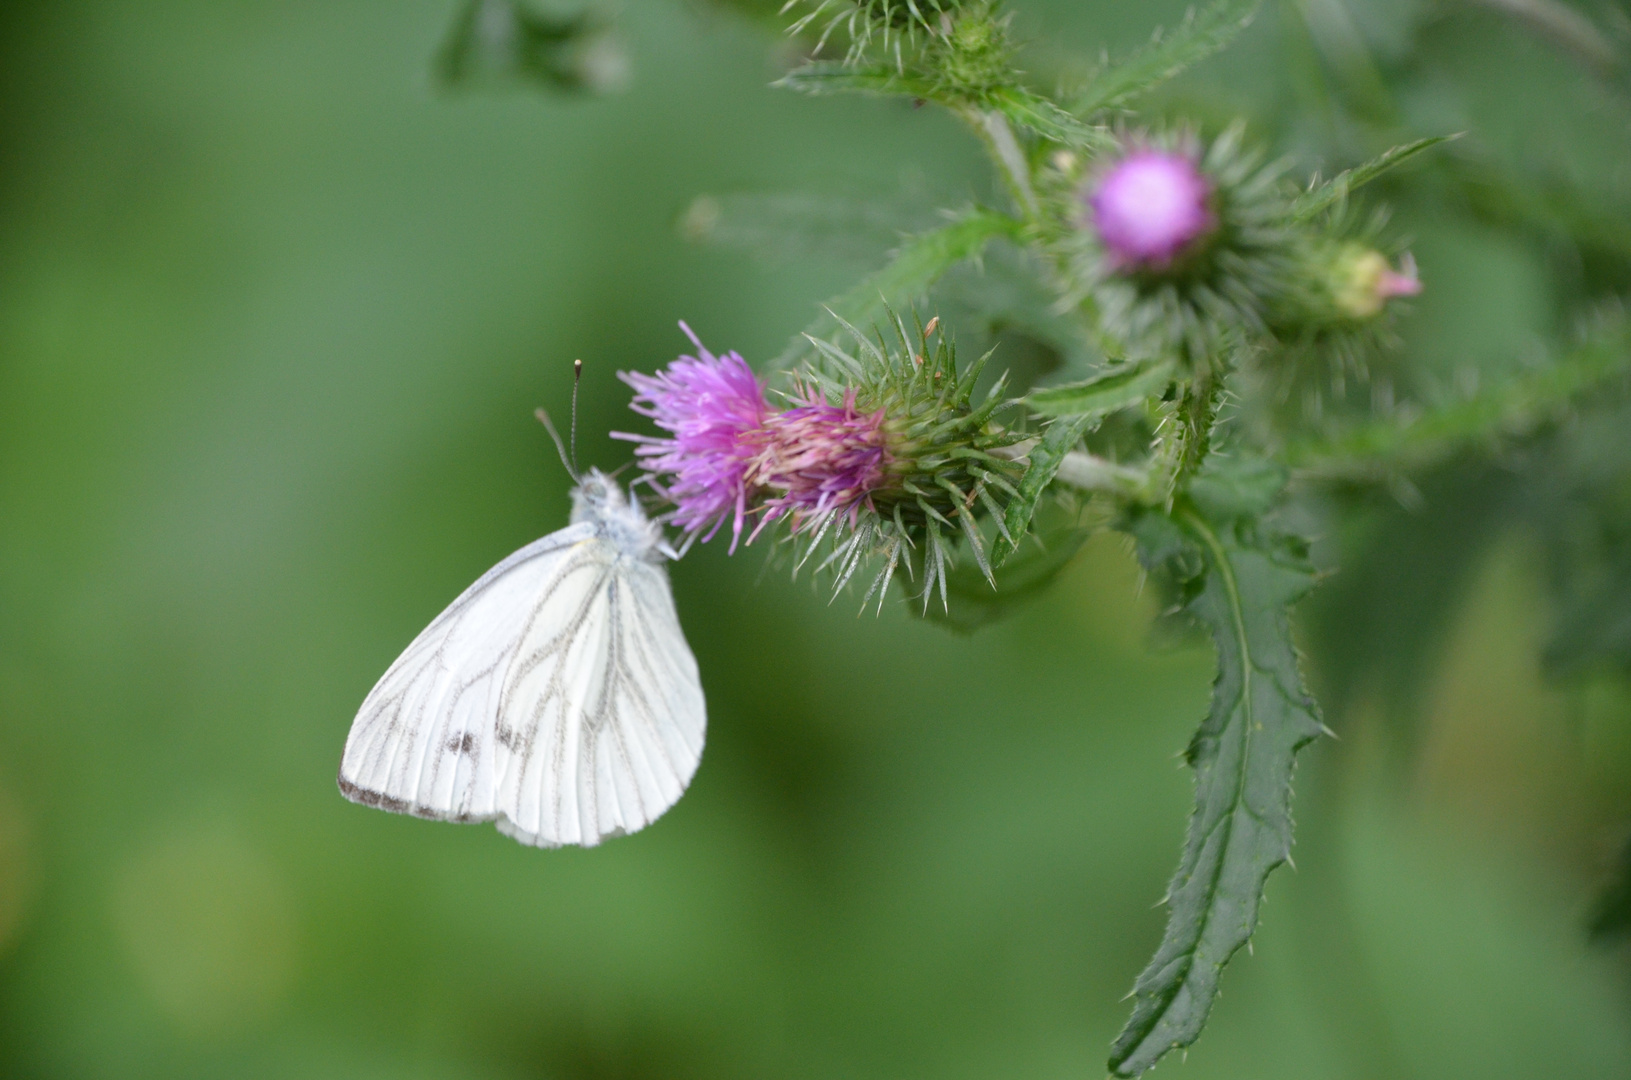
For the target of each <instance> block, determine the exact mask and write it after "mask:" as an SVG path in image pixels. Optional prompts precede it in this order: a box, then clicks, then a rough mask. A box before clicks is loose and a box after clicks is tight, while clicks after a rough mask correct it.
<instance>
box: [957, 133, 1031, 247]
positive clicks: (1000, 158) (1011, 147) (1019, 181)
mask: <svg viewBox="0 0 1631 1080" xmlns="http://www.w3.org/2000/svg"><path fill="white" fill-rule="evenodd" d="M964 117H965V119H967V120H968V122H969V123H970V124H971V125H972V126H973V128H974V130H975V131H977V132H979V134H980V138H981V139H982V141H984V143H985V145H986V149H987V150H989V151H991V157H992V158H993V160H995V161H996V163H997V165H998V167H999V168H1000V169H1001V170H1002V175H1003V178H1004V179H1005V180H1007V181H1008V191H1009V193H1010V194H1011V195H1013V197H1014V202H1015V203H1016V204H1018V206H1019V208H1020V209H1021V210H1022V211H1024V213H1025V216H1026V217H1027V218H1030V219H1032V220H1034V219H1035V218H1036V216H1037V213H1038V210H1039V208H1038V206H1037V201H1036V192H1035V191H1034V190H1032V188H1031V166H1030V163H1029V162H1027V161H1026V160H1025V151H1024V150H1023V149H1022V148H1021V147H1020V145H1019V140H1018V139H1017V138H1015V137H1014V129H1013V128H1011V127H1009V126H1008V118H1007V117H1006V116H1004V115H1003V114H1002V113H1000V112H996V111H995V110H985V109H969V110H968V111H967V112H966V113H965V114H964Z"/></svg>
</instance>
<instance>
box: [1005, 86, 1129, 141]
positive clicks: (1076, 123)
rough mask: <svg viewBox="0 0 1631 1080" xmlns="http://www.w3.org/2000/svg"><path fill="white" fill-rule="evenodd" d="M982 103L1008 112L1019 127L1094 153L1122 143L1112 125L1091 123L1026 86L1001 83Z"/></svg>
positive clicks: (1013, 122) (1010, 118)
mask: <svg viewBox="0 0 1631 1080" xmlns="http://www.w3.org/2000/svg"><path fill="white" fill-rule="evenodd" d="M981 104H983V105H985V106H986V107H987V108H990V109H994V110H996V111H997V112H999V113H1001V114H1002V115H1003V116H1006V117H1007V118H1008V120H1009V122H1010V123H1012V124H1014V125H1016V126H1017V127H1021V128H1024V129H1025V130H1027V131H1030V132H1033V133H1034V134H1037V135H1040V136H1042V137H1043V138H1044V139H1049V140H1052V141H1053V142H1056V143H1063V144H1064V145H1066V146H1074V147H1077V148H1078V149H1081V150H1086V151H1088V152H1090V153H1094V152H1101V151H1107V150H1111V149H1114V148H1115V147H1116V146H1118V145H1119V144H1118V143H1117V142H1116V138H1115V136H1114V135H1112V134H1111V133H1110V129H1109V128H1106V127H1101V126H1100V125H1098V124H1090V123H1088V122H1087V121H1085V120H1083V119H1082V118H1081V117H1079V116H1077V115H1075V114H1074V113H1071V112H1068V111H1067V110H1065V109H1063V108H1061V107H1060V106H1059V105H1057V104H1056V103H1054V102H1052V101H1050V100H1048V99H1047V98H1045V97H1042V96H1041V95H1040V94H1034V93H1032V92H1031V91H1029V90H1026V89H1025V88H1024V87H1020V86H1004V87H1000V88H998V89H995V90H993V91H991V92H990V93H989V94H987V95H986V97H985V100H984V101H983V102H982V103H981Z"/></svg>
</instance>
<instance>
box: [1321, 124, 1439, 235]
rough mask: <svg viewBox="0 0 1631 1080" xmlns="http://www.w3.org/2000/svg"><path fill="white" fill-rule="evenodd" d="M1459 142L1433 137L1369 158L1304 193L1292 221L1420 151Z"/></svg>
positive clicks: (1329, 204)
mask: <svg viewBox="0 0 1631 1080" xmlns="http://www.w3.org/2000/svg"><path fill="white" fill-rule="evenodd" d="M1459 138H1461V136H1460V134H1455V135H1434V136H1432V137H1431V138H1427V139H1417V140H1416V141H1415V142H1411V143H1405V144H1404V145H1403V146H1395V147H1394V148H1393V149H1391V150H1389V151H1387V152H1386V153H1385V154H1382V155H1381V156H1380V157H1375V158H1372V159H1371V160H1369V161H1367V162H1365V164H1363V165H1358V166H1355V167H1354V168H1352V169H1349V170H1348V171H1346V172H1343V173H1338V174H1337V175H1336V176H1333V177H1332V178H1331V179H1330V180H1329V181H1327V182H1326V183H1324V184H1321V185H1320V186H1319V187H1317V188H1314V189H1313V190H1311V191H1307V192H1304V193H1303V194H1302V195H1301V196H1300V197H1298V199H1297V201H1296V203H1294V204H1293V205H1292V208H1291V213H1292V217H1293V218H1294V219H1295V220H1297V221H1307V220H1308V219H1309V218H1311V217H1314V216H1316V215H1317V214H1319V213H1321V212H1322V211H1324V210H1327V209H1329V208H1330V207H1332V206H1334V205H1336V204H1337V203H1339V202H1341V201H1342V200H1343V199H1346V198H1347V197H1348V193H1349V192H1350V191H1353V190H1354V189H1355V188H1358V187H1362V186H1363V185H1365V184H1368V183H1370V182H1371V181H1372V180H1375V179H1376V178H1377V177H1378V176H1381V175H1382V174H1383V173H1385V172H1387V171H1388V170H1389V169H1392V168H1395V167H1397V166H1399V165H1402V164H1404V163H1405V162H1406V161H1409V160H1410V159H1411V158H1413V157H1415V156H1416V155H1417V154H1419V153H1421V152H1422V151H1423V150H1428V149H1431V148H1432V147H1435V146H1437V145H1439V144H1440V143H1447V142H1450V141H1452V140H1455V139H1459Z"/></svg>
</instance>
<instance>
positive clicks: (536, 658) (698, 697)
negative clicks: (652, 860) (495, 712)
mask: <svg viewBox="0 0 1631 1080" xmlns="http://www.w3.org/2000/svg"><path fill="white" fill-rule="evenodd" d="M563 579H564V580H565V581H567V582H571V581H573V580H574V579H575V580H576V581H577V584H576V586H575V587H574V586H565V587H563V588H562V589H561V592H560V595H561V598H562V600H563V604H562V606H561V609H560V610H559V611H558V612H556V613H555V617H554V618H540V619H539V620H538V621H537V623H536V625H535V627H534V628H533V631H532V633H531V634H529V636H528V638H527V640H526V641H525V643H524V644H523V646H522V648H521V650H520V652H519V653H518V655H517V659H516V663H515V666H514V669H513V677H512V678H511V680H510V682H509V685H508V686H507V687H506V692H505V693H506V697H505V701H504V704H503V706H502V707H501V709H500V711H499V722H498V737H499V739H500V740H501V741H504V742H506V743H508V744H509V745H510V746H511V747H512V750H513V756H512V757H511V759H510V762H509V771H508V772H507V773H506V774H505V775H504V776H503V777H502V782H501V790H500V795H499V806H500V813H501V817H500V821H499V828H500V829H502V830H503V831H504V832H505V833H507V834H508V835H510V836H513V837H515V838H516V839H517V840H520V841H521V842H523V843H528V844H540V845H555V844H583V845H592V844H595V843H598V842H599V841H600V840H601V839H604V838H606V837H609V836H618V835H621V834H623V833H628V832H633V831H635V830H636V829H639V828H642V827H643V826H645V825H647V824H649V823H650V822H652V821H654V820H655V819H656V818H657V816H658V815H659V814H661V813H662V812H663V811H664V810H666V809H668V808H669V807H670V806H672V805H673V804H674V802H675V801H676V800H677V799H678V798H679V797H680V794H681V793H682V792H683V791H684V790H685V786H686V784H687V783H689V781H690V779H691V776H692V774H693V773H694V772H695V771H696V767H697V762H698V760H699V758H700V756H701V753H702V742H703V728H704V722H705V710H704V707H703V700H702V689H701V685H700V683H699V681H698V678H697V669H696V661H695V659H693V658H692V656H691V650H690V649H689V648H688V647H687V646H686V644H685V638H684V636H683V635H682V634H681V632H680V628H679V622H678V620H677V618H676V617H675V615H674V605H673V600H672V597H671V595H670V592H669V587H668V579H667V575H666V574H665V573H664V572H663V570H662V568H661V567H660V566H657V565H654V564H652V563H649V562H645V561H643V560H638V559H630V558H627V557H619V556H618V555H617V554H616V551H615V549H613V548H611V547H610V546H609V545H608V546H606V547H604V548H601V549H598V550H596V551H595V552H593V553H585V555H584V556H583V557H582V559H581V561H579V562H578V564H577V565H575V566H572V567H569V568H566V569H564V570H563ZM564 601H570V602H569V603H568V602H564Z"/></svg>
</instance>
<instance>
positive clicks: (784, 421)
mask: <svg viewBox="0 0 1631 1080" xmlns="http://www.w3.org/2000/svg"><path fill="white" fill-rule="evenodd" d="M682 325H683V324H682ZM931 326H933V324H932V323H931ZM895 329H896V330H897V336H898V338H899V342H900V344H899V347H895V346H892V345H888V344H885V343H884V342H882V341H870V340H868V339H867V338H866V337H864V336H863V335H861V334H860V333H858V332H856V331H854V330H853V329H851V334H852V336H853V337H854V339H855V345H856V349H855V350H854V352H853V353H850V352H846V351H845V350H843V349H840V348H839V347H837V346H835V345H831V344H828V343H826V342H817V343H816V345H817V348H818V350H819V351H820V353H821V354H822V357H823V362H822V363H821V364H820V365H819V366H812V367H810V368H807V369H805V370H803V371H801V372H798V373H796V374H795V375H794V376H793V389H792V391H791V392H790V393H789V394H787V395H786V399H787V401H788V406H787V407H786V408H782V409H775V408H772V407H770V406H769V405H768V404H767V403H766V400H765V397H764V391H763V388H762V384H760V383H759V381H758V380H757V379H756V378H755V377H754V376H753V374H752V372H751V371H750V370H749V369H748V368H747V365H746V364H745V363H744V362H743V361H742V359H741V357H739V356H737V355H736V354H735V353H727V354H726V355H725V356H724V357H722V358H721V357H715V356H714V355H713V354H712V353H709V352H708V351H707V350H706V349H703V348H702V346H701V345H700V343H699V344H698V346H697V349H698V353H699V354H700V356H699V357H690V356H685V357H681V358H680V359H678V360H676V361H674V362H673V363H671V364H669V365H668V368H667V369H666V370H665V371H663V372H660V373H658V374H657V375H640V374H622V375H621V377H622V378H623V380H624V381H625V382H627V383H628V384H629V385H630V386H632V387H634V389H635V400H634V402H633V405H632V407H633V408H634V410H635V411H636V412H638V413H640V414H641V415H643V416H648V417H650V418H651V419H652V420H653V421H655V422H656V424H657V425H658V427H660V428H662V429H663V430H665V431H668V432H670V433H671V434H670V437H667V438H654V437H651V436H639V435H623V434H618V435H617V437H618V438H623V439H629V440H632V441H635V442H638V443H640V446H639V447H638V448H637V449H636V451H635V453H636V454H637V455H638V456H639V458H640V461H641V463H642V464H643V465H644V466H645V467H646V469H647V470H648V475H649V477H650V482H651V484H652V486H653V488H654V489H655V490H656V491H657V492H659V494H661V495H662V496H663V497H664V498H666V499H667V500H668V501H669V503H670V504H671V505H672V509H671V510H670V511H669V512H668V514H667V520H668V521H670V522H671V523H672V524H674V525H676V526H677V527H679V528H680V529H681V530H683V531H685V532H686V533H688V534H690V535H692V536H697V535H698V534H701V536H700V538H701V539H702V540H704V541H705V540H707V539H709V538H711V537H712V536H713V535H714V534H715V533H716V532H717V531H718V530H719V528H720V526H721V525H722V524H723V522H724V521H726V520H731V521H732V536H733V541H732V549H733V550H734V549H735V540H736V538H740V537H741V535H742V530H743V528H744V524H745V522H747V521H748V520H749V519H753V518H756V519H757V520H756V522H755V523H754V525H753V527H752V529H751V531H750V532H749V533H748V536H747V542H748V543H752V542H753V540H754V539H756V538H757V537H758V536H759V534H760V533H761V532H763V531H764V530H765V529H767V528H768V527H770V526H771V525H773V524H776V523H780V524H783V525H785V526H786V531H787V533H788V535H790V536H792V537H795V538H799V537H807V538H809V540H810V543H811V544H812V545H814V544H816V543H819V542H821V541H822V540H823V539H826V540H829V541H830V542H831V544H832V548H833V551H832V554H831V555H830V556H829V557H828V559H827V560H826V563H824V564H823V565H827V564H831V565H833V566H835V567H836V570H837V576H838V581H839V584H840V585H842V584H843V583H844V582H845V581H847V580H848V579H849V578H850V577H851V576H852V575H853V574H854V572H855V571H856V569H857V568H858V567H859V566H860V565H861V564H862V563H864V562H866V561H867V560H868V559H869V558H871V557H874V556H876V557H878V558H879V559H881V560H882V561H883V563H884V566H883V568H882V569H881V570H880V571H879V574H878V576H877V578H875V579H874V581H873V586H872V589H869V590H868V595H869V596H870V595H871V593H872V591H874V590H877V589H879V588H881V587H883V586H886V585H887V583H888V581H889V578H890V576H891V574H892V573H893V571H894V569H895V567H896V565H897V564H898V563H900V562H901V561H903V560H904V561H906V562H907V564H908V566H909V567H911V568H914V571H915V568H922V569H923V570H924V590H925V592H924V595H925V600H927V594H928V592H929V591H930V590H932V589H933V587H934V586H935V584H936V582H938V583H939V584H940V588H941V591H942V595H943V594H944V587H945V586H944V575H945V572H946V570H947V568H948V566H949V565H950V563H951V562H952V558H953V556H952V549H953V548H954V547H955V545H956V542H957V538H958V537H959V536H961V537H962V538H964V539H965V540H967V542H968V543H969V545H970V547H971V549H972V552H973V554H974V556H975V558H976V559H977V560H978V561H979V562H980V564H981V566H982V567H984V566H986V559H985V554H984V543H985V541H984V540H983V539H982V537H981V533H980V528H979V520H980V519H981V518H983V517H985V516H987V515H989V516H992V517H994V518H996V519H997V520H998V521H999V522H1000V520H1001V517H1002V510H1003V507H1004V506H1005V504H1006V502H1007V499H1008V496H1009V495H1011V494H1012V493H1013V492H1014V487H1013V483H1014V481H1015V480H1017V478H1018V474H1019V471H1020V467H1019V466H1018V465H1016V464H1015V463H1014V462H1013V461H1011V460H1009V459H1007V458H1004V457H1000V456H997V455H996V454H993V453H992V451H993V450H995V449H999V448H1001V447H1004V446H1008V445H1010V444H1012V443H1014V442H1015V441H1017V440H1018V438H1019V437H1020V436H1018V435H1017V434H1014V433H1011V432H1008V431H1005V430H1003V429H1002V428H1000V427H998V426H997V425H995V424H993V423H992V415H993V414H994V413H995V412H996V410H997V409H999V408H1000V407H1002V406H1003V405H1004V404H1006V403H1007V402H1006V401H1005V400H1004V398H1003V397H1002V389H1003V386H1004V383H1005V380H1002V379H999V380H998V382H997V384H996V385H995V386H993V387H992V388H991V390H990V391H988V392H987V393H986V394H984V395H983V396H982V398H981V399H980V401H978V402H975V400H974V385H975V382H976V381H977V380H978V378H979V376H980V372H981V369H982V368H983V366H984V360H983V359H982V360H981V361H980V362H979V363H976V364H974V365H972V366H971V367H970V368H969V369H968V370H965V371H961V372H959V371H958V369H957V364H956V359H955V352H954V349H953V347H952V345H951V343H950V341H949V340H947V339H946V338H945V337H944V336H940V337H939V340H938V342H937V344H936V345H935V346H934V347H931V346H930V344H929V339H930V336H931V332H921V331H920V332H919V333H918V335H916V337H917V340H916V341H915V342H914V341H912V340H911V336H910V335H908V334H907V332H906V330H905V327H904V324H902V323H900V322H899V320H897V321H896V327H895ZM688 332H689V331H688ZM693 340H695V339H694V338H693Z"/></svg>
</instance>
